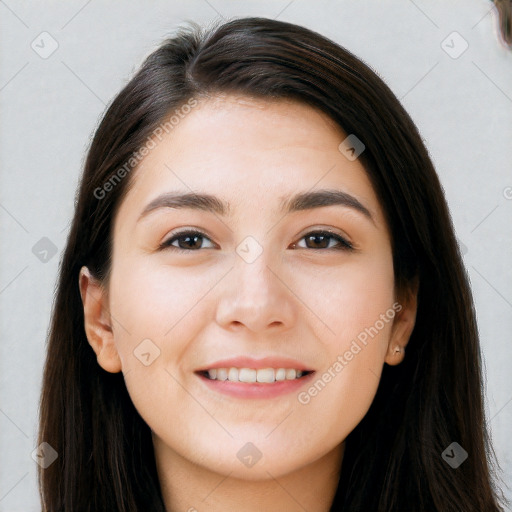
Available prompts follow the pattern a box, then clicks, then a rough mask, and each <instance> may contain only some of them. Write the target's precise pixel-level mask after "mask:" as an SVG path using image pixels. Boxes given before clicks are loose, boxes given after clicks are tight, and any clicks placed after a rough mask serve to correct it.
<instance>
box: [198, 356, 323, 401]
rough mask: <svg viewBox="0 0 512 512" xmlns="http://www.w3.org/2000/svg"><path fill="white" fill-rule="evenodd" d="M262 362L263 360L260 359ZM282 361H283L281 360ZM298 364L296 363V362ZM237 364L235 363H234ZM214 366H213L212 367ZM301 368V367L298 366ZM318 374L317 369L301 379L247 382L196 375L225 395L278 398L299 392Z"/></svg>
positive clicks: (211, 387)
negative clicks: (212, 378)
mask: <svg viewBox="0 0 512 512" xmlns="http://www.w3.org/2000/svg"><path fill="white" fill-rule="evenodd" d="M260 362H261V361H260ZM281 362H282V361H281ZM294 364H296V363H294ZM232 366H235V365H232ZM217 367H218V368H223V366H217ZM268 367H270V366H268V365H267V366H262V367H261V368H268ZM285 367H286V366H285ZM210 368H212V367H210ZM240 368H251V366H240ZM252 368H254V366H252ZM279 368H283V366H279ZM291 368H295V366H291ZM297 369H300V368H297ZM315 374H316V372H315V371H311V373H308V374H307V375H304V376H303V377H300V378H299V379H294V380H282V381H278V382H273V383H270V382H268V383H267V382H254V383H252V382H251V383H246V382H231V381H229V380H211V379H209V378H208V377H206V376H205V375H203V374H202V373H197V372H196V375H197V376H198V377H199V378H200V379H201V381H202V382H203V383H204V384H205V385H206V386H207V387H208V388H209V389H211V390H214V391H217V392H219V393H223V394H225V395H229V396H231V397H234V398H264V399H269V398H276V397H278V396H281V395H286V394H289V393H293V392H295V393H298V392H299V390H300V388H302V387H304V386H306V385H309V383H310V382H311V380H312V378H313V376H314V375H315Z"/></svg>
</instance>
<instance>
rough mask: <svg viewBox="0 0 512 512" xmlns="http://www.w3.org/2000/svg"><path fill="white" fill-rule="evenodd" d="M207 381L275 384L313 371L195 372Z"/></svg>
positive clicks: (251, 370)
mask: <svg viewBox="0 0 512 512" xmlns="http://www.w3.org/2000/svg"><path fill="white" fill-rule="evenodd" d="M196 373H197V374H198V375H201V376H203V377H204V378H206V379H208V380H213V381H229V382H240V383H246V384H256V383H261V384H274V383H275V382H282V381H294V380H299V379H303V378H305V377H307V376H308V375H310V374H311V373H313V370H297V369H295V368H258V369H256V368H235V367H230V368H228V367H226V368H212V369H211V370H200V371H198V372H196Z"/></svg>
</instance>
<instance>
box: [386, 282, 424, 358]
mask: <svg viewBox="0 0 512 512" xmlns="http://www.w3.org/2000/svg"><path fill="white" fill-rule="evenodd" d="M418 288H419V282H418V279H415V280H414V282H413V283H412V285H411V288H410V291H409V294H408V297H407V299H406V300H405V301H403V303H401V306H402V309H401V310H400V311H399V312H398V313H397V314H396V316H395V318H394V320H393V328H392V331H391V336H390V339H389V343H388V350H387V353H386V357H385V359H384V360H385V362H386V363H387V364H389V365H390V366H395V365H397V364H400V363H401V362H402V361H403V360H404V358H405V347H406V346H407V343H408V342H409V338H410V337H411V334H412V331H413V329H414V325H415V323H416V312H417V308H418Z"/></svg>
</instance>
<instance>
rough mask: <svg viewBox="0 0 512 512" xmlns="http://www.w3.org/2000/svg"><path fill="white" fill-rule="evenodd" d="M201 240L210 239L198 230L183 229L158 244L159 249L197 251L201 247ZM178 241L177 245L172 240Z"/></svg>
mask: <svg viewBox="0 0 512 512" xmlns="http://www.w3.org/2000/svg"><path fill="white" fill-rule="evenodd" d="M203 240H210V239H209V238H208V237H207V236H206V235H205V234H204V233H201V232H200V231H183V232H181V233H176V234H174V236H172V237H171V238H169V239H167V240H166V241H165V242H163V243H162V244H161V245H160V249H166V248H167V249H172V250H177V251H183V252H186V251H197V250H199V249H201V245H202V242H203ZM176 241H177V242H178V246H176V245H175V244H174V242H176Z"/></svg>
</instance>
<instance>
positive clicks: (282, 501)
mask: <svg viewBox="0 0 512 512" xmlns="http://www.w3.org/2000/svg"><path fill="white" fill-rule="evenodd" d="M153 444H154V449H155V459H156V466H157V472H158V478H159V480H160V488H161V490H162V496H163V500H164V504H165V508H166V510H167V512H203V511H206V510H208V511H209V512H221V511H222V512H225V511H226V510H243V511H244V512H261V511H262V510H264V511H265V512H282V511H283V510H286V511H287V512H295V511H297V512H304V510H307V511H308V512H329V510H330V508H331V506H332V502H333V500H334V496H335V494H336V489H337V487H338V481H339V476H340V468H341V462H342V459H343V452H344V448H345V443H341V444H340V445H338V446H336V447H335V448H334V449H333V450H332V451H330V452H328V453H327V454H325V455H324V456H322V457H321V458H319V459H317V460H315V461H313V462H311V463H310V464H308V465H306V466H303V467H301V468H298V469H296V470H293V471H291V472H290V473H288V474H285V475H281V476H277V477H276V476H273V475H272V474H271V472H269V471H267V472H266V474H267V475H268V478H264V479H261V480H245V479H240V478H235V477H233V476H232V475H231V473H232V472H229V473H228V474H221V473H218V472H216V471H213V470H211V469H209V468H206V467H203V466H199V465H197V464H195V463H194V462H192V461H190V460H188V459H185V458H184V457H182V456H181V455H179V454H178V453H176V452H175V451H174V450H172V449H171V448H169V447H168V446H165V445H164V443H163V442H162V441H161V440H160V439H159V438H157V437H156V436H154V437H153Z"/></svg>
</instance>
